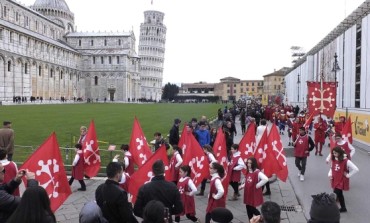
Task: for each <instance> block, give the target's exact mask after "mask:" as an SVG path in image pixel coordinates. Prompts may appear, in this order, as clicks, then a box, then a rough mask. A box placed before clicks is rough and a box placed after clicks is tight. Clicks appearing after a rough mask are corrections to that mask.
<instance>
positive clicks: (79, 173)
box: [69, 143, 86, 191]
mask: <svg viewBox="0 0 370 223" xmlns="http://www.w3.org/2000/svg"><path fill="white" fill-rule="evenodd" d="M75 149H76V155H75V158H74V160H73V163H72V176H71V178H70V179H69V185H72V183H73V181H74V180H75V179H76V180H78V182H80V185H81V188H78V189H77V190H79V191H86V184H85V182H84V157H83V151H82V145H81V144H80V143H77V144H76V145H75Z"/></svg>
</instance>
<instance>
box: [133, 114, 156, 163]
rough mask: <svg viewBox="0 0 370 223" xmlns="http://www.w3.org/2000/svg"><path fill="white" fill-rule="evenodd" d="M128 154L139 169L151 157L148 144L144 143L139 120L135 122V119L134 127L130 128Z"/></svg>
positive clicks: (144, 139)
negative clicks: (129, 153)
mask: <svg viewBox="0 0 370 223" xmlns="http://www.w3.org/2000/svg"><path fill="white" fill-rule="evenodd" d="M130 152H131V155H132V158H133V159H134V162H135V163H136V165H138V166H139V167H140V166H142V165H143V164H144V163H145V162H146V161H147V160H148V159H149V158H150V156H151V155H152V151H151V150H150V148H149V145H148V142H147V141H146V138H145V135H144V132H143V130H142V129H141V126H140V123H139V120H137V118H136V117H135V120H134V125H133V127H132V133H131V140H130Z"/></svg>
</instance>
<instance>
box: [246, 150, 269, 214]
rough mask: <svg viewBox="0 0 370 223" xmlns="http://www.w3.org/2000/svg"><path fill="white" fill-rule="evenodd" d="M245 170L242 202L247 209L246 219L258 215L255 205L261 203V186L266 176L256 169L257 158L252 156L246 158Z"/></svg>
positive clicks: (265, 180) (266, 180)
mask: <svg viewBox="0 0 370 223" xmlns="http://www.w3.org/2000/svg"><path fill="white" fill-rule="evenodd" d="M246 164H247V171H246V172H245V181H244V184H242V185H241V186H240V189H243V188H244V201H243V202H244V204H245V207H246V209H247V215H248V219H249V220H250V219H252V217H253V216H254V215H260V214H261V213H260V212H259V211H258V209H257V206H259V205H261V204H262V203H263V195H262V186H263V185H265V184H266V183H267V182H268V177H267V176H266V175H265V174H264V173H263V172H262V171H260V170H259V169H258V164H257V160H256V159H255V158H254V157H250V158H248V159H247V162H246Z"/></svg>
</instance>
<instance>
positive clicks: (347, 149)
mask: <svg viewBox="0 0 370 223" xmlns="http://www.w3.org/2000/svg"><path fill="white" fill-rule="evenodd" d="M335 145H336V146H339V147H340V148H342V149H343V150H344V152H345V153H346V155H347V158H348V159H349V160H351V158H352V156H353V155H354V154H355V148H353V146H352V145H350V144H349V143H348V142H346V141H344V140H342V142H340V143H338V142H336V143H335ZM351 147H352V148H351Z"/></svg>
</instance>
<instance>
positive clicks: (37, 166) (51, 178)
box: [20, 132, 72, 212]
mask: <svg viewBox="0 0 370 223" xmlns="http://www.w3.org/2000/svg"><path fill="white" fill-rule="evenodd" d="M20 169H28V170H29V171H31V172H34V173H35V178H36V180H38V181H39V183H40V186H42V187H43V188H45V190H46V192H47V194H48V195H49V198H50V207H51V210H52V211H53V212H55V211H56V210H57V209H58V208H59V206H60V205H62V204H63V202H64V201H65V200H66V199H67V198H68V196H69V195H70V194H71V193H72V192H71V188H70V186H69V184H68V180H67V175H66V172H65V169H64V164H63V160H62V155H61V154H60V151H59V145H58V141H57V137H56V135H55V133H54V132H53V133H52V134H51V135H50V136H49V138H48V139H47V140H46V141H45V142H44V143H43V144H42V145H41V146H40V147H39V148H38V149H37V150H36V151H35V152H34V153H32V155H31V156H30V157H29V158H28V159H27V160H26V161H25V162H24V163H23V165H22V167H21V168H20Z"/></svg>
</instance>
